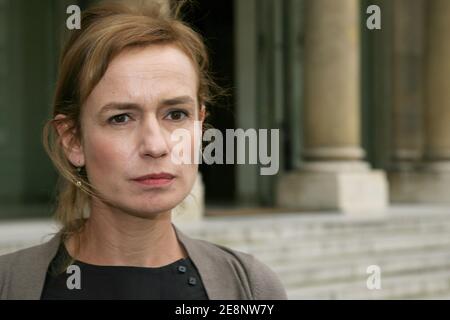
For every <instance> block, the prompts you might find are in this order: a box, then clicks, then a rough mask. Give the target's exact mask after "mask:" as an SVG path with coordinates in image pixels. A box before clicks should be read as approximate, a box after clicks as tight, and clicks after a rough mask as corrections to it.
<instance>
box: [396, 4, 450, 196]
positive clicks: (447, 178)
mask: <svg viewBox="0 0 450 320" xmlns="http://www.w3.org/2000/svg"><path fill="white" fill-rule="evenodd" d="M426 5H427V6H428V8H427V9H428V10H426V12H427V17H426V18H427V19H426V20H427V24H426V48H425V49H426V52H425V86H424V87H425V105H424V115H425V117H424V118H425V143H424V155H423V162H422V164H421V166H420V167H419V168H418V170H417V171H416V172H413V173H410V174H408V175H407V176H406V178H405V177H404V178H403V180H402V184H401V185H400V186H401V189H400V190H401V191H402V193H401V196H402V198H400V199H399V200H400V201H402V202H415V203H441V204H444V203H445V204H450V195H449V192H448V190H449V189H450V90H449V88H450V78H449V74H450V43H449V41H448V35H449V34H450V1H447V0H429V1H426Z"/></svg>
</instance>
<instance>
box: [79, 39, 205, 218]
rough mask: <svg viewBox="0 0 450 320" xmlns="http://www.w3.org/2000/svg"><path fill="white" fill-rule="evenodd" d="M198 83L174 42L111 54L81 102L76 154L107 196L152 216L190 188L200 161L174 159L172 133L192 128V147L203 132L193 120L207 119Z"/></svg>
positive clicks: (129, 210)
mask: <svg viewBox="0 0 450 320" xmlns="http://www.w3.org/2000/svg"><path fill="white" fill-rule="evenodd" d="M197 90H198V76H197V73H196V71H195V69H194V66H193V64H192V62H191V60H190V59H189V58H188V56H187V55H186V54H185V53H184V52H183V51H181V50H180V49H178V48H177V47H176V46H173V45H154V46H149V47H146V48H134V49H130V50H126V51H124V52H122V53H121V54H120V55H118V56H117V57H116V58H115V59H113V61H112V62H111V64H110V65H109V67H108V69H107V71H106V73H105V75H104V77H103V78H102V79H101V81H100V82H99V83H98V85H97V86H96V87H95V88H94V90H93V91H92V93H91V94H90V96H89V97H88V98H87V100H86V103H85V104H84V106H83V110H82V115H81V127H82V143H81V148H80V150H79V152H78V153H77V152H74V153H73V154H72V157H73V159H71V160H73V161H72V163H74V164H77V162H78V165H80V164H83V165H85V166H86V171H87V174H88V178H89V181H90V183H91V184H92V185H93V186H94V188H95V189H96V190H97V192H99V193H100V195H101V196H102V197H103V198H104V199H105V200H106V203H108V204H109V205H112V206H113V207H115V208H118V209H120V210H121V211H124V212H127V213H129V214H132V215H135V216H139V217H150V216H151V215H152V214H153V213H161V212H166V211H168V210H171V209H172V208H174V207H175V206H176V205H178V204H179V203H180V202H181V201H182V200H183V199H184V198H185V197H186V196H187V195H188V194H189V193H190V191H191V189H192V186H193V184H194V181H195V179H196V176H197V170H198V166H197V165H196V164H177V163H175V162H173V161H172V157H171V150H172V148H173V147H174V145H175V144H176V143H177V142H173V141H172V139H171V134H172V133H173V131H174V130H176V129H180V128H181V129H186V130H188V131H189V132H190V137H191V138H190V139H191V141H188V142H190V146H191V150H193V148H194V139H201V137H196V136H195V135H194V124H195V121H199V120H201V121H203V119H204V108H203V107H202V108H201V109H200V108H199V104H198V99H197ZM197 124H198V122H197ZM178 143H179V142H178ZM178 163H179V162H178ZM158 174H163V175H160V176H157V175H158ZM152 175H153V176H152Z"/></svg>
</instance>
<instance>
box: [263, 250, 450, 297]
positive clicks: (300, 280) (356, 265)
mask: <svg viewBox="0 0 450 320" xmlns="http://www.w3.org/2000/svg"><path fill="white" fill-rule="evenodd" d="M370 265H377V266H379V267H380V270H381V273H382V276H387V275H395V274H399V273H411V272H416V271H417V272H418V271H421V270H438V269H441V270H444V269H447V270H450V249H447V250H446V251H444V252H443V251H442V250H435V251H427V252H420V253H413V254H405V253H401V254H395V255H386V254H378V255H375V256H366V257H355V258H354V259H329V260H326V261H323V260H321V261H305V262H303V263H302V262H301V261H299V262H298V263H292V264H286V265H284V266H271V267H272V269H273V270H274V271H275V272H277V274H278V275H279V276H280V278H281V279H282V281H283V282H284V283H285V285H286V286H287V287H289V288H295V287H303V286H309V285H313V284H314V285H320V284H323V283H334V282H340V281H353V280H357V279H361V280H364V279H367V277H368V274H367V267H368V266H370Z"/></svg>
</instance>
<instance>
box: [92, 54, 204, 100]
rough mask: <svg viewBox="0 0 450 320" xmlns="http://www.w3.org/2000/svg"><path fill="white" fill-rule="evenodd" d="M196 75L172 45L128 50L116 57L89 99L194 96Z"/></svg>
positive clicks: (188, 60) (183, 55) (186, 58)
mask: <svg viewBox="0 0 450 320" xmlns="http://www.w3.org/2000/svg"><path fill="white" fill-rule="evenodd" d="M197 86H198V76H197V72H196V70H195V68H194V65H193V63H192V61H191V60H190V59H189V57H188V56H187V55H186V54H185V53H184V52H183V51H182V50H181V49H179V48H178V47H176V46H175V45H152V46H148V47H145V48H132V49H127V50H125V51H123V52H122V53H120V54H119V55H118V56H117V57H115V58H114V59H113V60H112V61H111V63H110V65H109V66H108V69H107V70H106V72H105V75H104V76H103V78H102V79H101V80H100V82H99V83H98V84H97V86H96V87H95V88H94V90H93V91H92V92H91V95H90V97H88V101H89V100H95V101H96V102H98V103H101V102H103V101H104V100H108V99H114V98H117V99H121V100H123V99H127V98H129V99H133V100H141V102H147V100H149V99H155V98H159V97H160V96H168V95H192V96H193V98H195V96H196V92H197Z"/></svg>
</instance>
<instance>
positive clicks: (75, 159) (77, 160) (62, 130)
mask: <svg viewBox="0 0 450 320" xmlns="http://www.w3.org/2000/svg"><path fill="white" fill-rule="evenodd" d="M54 126H55V129H56V131H57V132H58V135H59V137H60V139H61V144H62V147H63V150H64V153H65V155H66V157H67V159H68V160H69V162H70V163H72V165H74V166H75V167H83V166H84V165H85V157H84V152H83V146H82V145H81V142H80V141H79V139H78V138H77V136H76V132H75V129H70V123H68V121H67V116H65V115H62V114H58V115H57V116H56V117H55V122H54Z"/></svg>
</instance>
